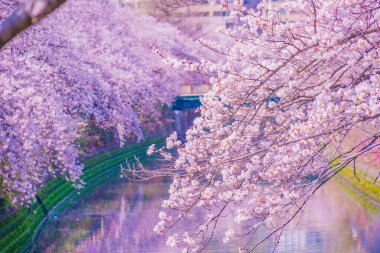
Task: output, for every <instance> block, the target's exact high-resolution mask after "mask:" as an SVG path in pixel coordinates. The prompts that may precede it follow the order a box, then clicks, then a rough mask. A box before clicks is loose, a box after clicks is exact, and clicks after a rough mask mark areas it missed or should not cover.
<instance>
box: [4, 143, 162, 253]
mask: <svg viewBox="0 0 380 253" xmlns="http://www.w3.org/2000/svg"><path fill="white" fill-rule="evenodd" d="M153 143H155V144H156V145H157V146H162V145H163V144H164V141H163V139H151V140H147V141H144V142H141V143H138V144H133V145H128V146H126V147H123V148H118V149H115V150H112V151H110V152H105V153H103V154H101V155H98V156H94V157H92V158H90V159H88V160H86V161H85V162H84V166H85V168H84V171H83V176H82V180H83V181H84V182H85V183H86V185H85V187H84V188H83V189H81V190H77V189H75V188H74V187H73V186H72V183H70V182H67V181H66V180H64V179H63V178H62V177H58V178H55V179H53V180H51V181H49V182H48V183H47V184H46V185H45V186H44V187H42V188H41V189H40V190H39V191H38V196H39V197H40V199H41V200H42V203H43V205H44V206H45V207H46V209H47V210H48V216H47V217H46V216H45V214H44V212H43V210H42V208H41V206H40V205H39V204H38V203H37V202H36V203H34V204H32V205H31V206H30V208H27V207H21V208H20V209H19V210H18V212H16V213H15V214H14V215H13V216H11V217H9V218H8V219H6V220H3V221H1V222H0V252H1V253H2V252H4V253H11V252H25V251H27V250H28V248H29V246H30V243H31V242H32V241H33V240H34V237H35V236H36V235H38V233H39V231H40V229H41V227H42V226H43V224H44V222H45V221H46V220H48V219H49V218H51V217H54V216H55V215H57V214H59V213H60V212H61V211H62V210H64V209H65V208H68V207H70V204H71V203H73V201H69V200H73V199H76V198H78V197H79V196H80V195H84V194H86V193H87V192H89V191H90V190H91V189H93V188H94V187H96V186H98V185H100V184H102V183H105V182H107V181H108V180H110V179H112V178H115V177H117V176H119V175H120V164H125V161H126V159H128V160H129V161H132V160H133V159H134V157H135V156H136V157H139V158H140V161H141V162H143V163H144V164H148V163H149V162H150V161H151V159H149V158H148V157H147V156H146V150H147V149H148V147H149V146H150V145H151V144H153ZM79 194H80V195H79Z"/></svg>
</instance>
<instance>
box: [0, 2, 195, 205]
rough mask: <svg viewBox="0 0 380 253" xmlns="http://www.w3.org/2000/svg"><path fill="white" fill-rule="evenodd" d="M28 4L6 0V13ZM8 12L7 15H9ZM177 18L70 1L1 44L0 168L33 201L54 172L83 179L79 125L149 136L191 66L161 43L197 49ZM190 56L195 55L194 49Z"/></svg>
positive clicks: (6, 182)
mask: <svg viewBox="0 0 380 253" xmlns="http://www.w3.org/2000/svg"><path fill="white" fill-rule="evenodd" d="M19 5H20V4H19V3H18V2H17V1H1V3H0V11H1V17H0V19H2V18H5V17H7V16H8V15H10V13H12V12H13V11H14V10H15V9H16V8H17V7H18V6H19ZM0 22H1V20H0ZM191 44H192V41H191V40H189V39H187V38H186V37H184V36H183V35H182V34H181V33H180V32H179V31H178V30H177V29H176V28H174V27H172V26H170V25H168V24H163V23H158V22H156V20H155V19H153V18H151V17H148V16H137V15H135V14H134V13H133V12H132V11H131V10H130V9H128V8H120V7H119V6H118V5H116V4H113V3H110V1H105V0H95V1H91V3H89V2H88V1H85V0H76V1H67V3H65V4H63V5H62V6H61V7H60V8H59V9H58V10H57V11H56V12H54V13H52V14H50V15H48V16H47V17H46V18H45V19H43V20H42V21H41V22H40V23H38V24H36V25H34V26H33V27H31V28H30V29H28V30H26V31H24V32H23V33H21V34H20V36H17V37H16V38H14V39H13V41H11V42H10V43H8V44H7V45H6V46H5V47H4V48H2V49H1V51H0V62H1V63H0V84H1V85H0V101H1V102H0V128H1V129H0V163H1V165H0V178H1V180H2V182H3V187H4V190H5V191H7V192H9V193H10V195H11V198H12V200H13V201H14V202H19V203H20V202H22V203H25V202H26V201H27V200H29V199H30V198H31V197H32V196H33V195H34V194H35V193H36V189H37V187H38V186H39V185H40V184H41V183H43V181H44V180H45V179H46V177H47V176H49V175H50V176H56V175H57V174H63V175H65V176H66V177H67V179H69V180H71V181H73V182H77V183H79V187H80V183H81V182H80V180H79V177H80V175H81V172H82V168H83V166H82V165H81V164H80V163H79V162H78V159H77V157H78V148H77V146H76V145H75V140H76V139H77V138H78V128H79V127H80V126H81V125H83V124H85V120H86V119H89V118H95V119H96V121H97V123H98V124H99V125H100V126H101V127H104V128H110V127H113V128H114V129H116V131H117V133H118V135H119V139H120V142H121V143H122V142H123V140H124V138H125V136H126V135H131V134H132V135H135V136H136V137H137V139H141V138H143V135H142V131H141V128H140V120H139V119H140V117H141V116H143V115H149V116H150V117H153V118H154V115H158V114H159V111H158V110H157V103H158V102H159V103H169V102H171V101H172V99H173V96H174V95H175V92H176V90H177V87H178V86H179V85H180V84H181V82H183V76H180V75H179V73H178V71H175V70H173V69H171V67H170V68H169V67H168V66H165V65H163V64H162V61H161V57H160V56H159V55H157V54H155V53H153V50H156V49H158V50H160V51H161V52H165V54H168V55H172V56H176V55H177V56H181V57H183V56H185V57H187V55H188V54H189V53H191V52H192V50H193V49H192V48H190V47H189V46H190V45H191ZM189 57H190V56H189Z"/></svg>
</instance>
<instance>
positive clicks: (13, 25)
mask: <svg viewBox="0 0 380 253" xmlns="http://www.w3.org/2000/svg"><path fill="white" fill-rule="evenodd" d="M65 1H66V0H29V1H27V2H26V3H25V5H24V6H23V7H21V8H19V9H18V10H16V11H15V12H14V13H13V14H12V15H11V16H9V17H8V18H6V19H5V20H4V21H3V22H2V23H1V24H0V49H1V48H2V47H4V45H5V44H7V43H8V42H9V41H10V40H11V39H12V38H13V37H15V36H16V35H17V34H19V33H20V32H22V31H24V30H25V29H27V28H28V27H29V26H31V25H32V24H34V23H37V22H38V21H40V20H41V19H42V18H44V17H45V16H46V15H48V14H49V13H51V12H52V11H54V10H55V9H56V8H58V7H59V6H60V5H61V4H63V3H64V2H65Z"/></svg>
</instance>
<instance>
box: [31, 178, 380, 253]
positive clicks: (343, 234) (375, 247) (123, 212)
mask: <svg viewBox="0 0 380 253" xmlns="http://www.w3.org/2000/svg"><path fill="white" fill-rule="evenodd" d="M168 187H169V184H168V183H165V182H163V181H154V182H147V183H136V182H126V181H124V180H122V179H118V180H115V181H113V182H111V183H109V184H107V185H104V186H100V187H98V188H97V189H95V190H93V192H91V193H90V194H88V195H87V196H84V197H83V198H81V199H80V200H79V201H77V202H76V203H75V204H74V206H73V207H72V208H71V209H69V210H66V211H64V212H63V213H62V214H60V215H59V216H58V217H55V218H54V219H53V221H51V222H50V223H49V224H48V225H47V226H46V227H45V228H44V229H43V231H42V232H41V234H40V236H39V237H38V239H37V242H36V244H35V247H34V248H35V249H34V252H46V253H61V252H62V253H70V252H75V253H87V252H89V253H106V252H120V253H121V252H123V253H124V252H130V253H138V252H152V253H170V252H173V253H174V252H181V251H180V250H179V249H177V248H169V247H167V246H166V239H165V238H164V237H163V236H159V235H156V234H155V233H154V232H153V226H154V225H155V224H156V223H157V221H158V212H159V210H160V206H161V201H162V200H163V199H165V198H166V197H167V190H168ZM224 223H225V224H222V226H224V227H231V226H234V224H233V222H232V219H231V220H230V221H229V220H228V219H227V220H225V221H224ZM222 238H223V234H222V233H219V232H218V233H216V236H215V240H214V241H213V242H212V243H211V244H210V245H209V246H210V247H209V248H208V249H207V250H206V251H205V252H207V253H209V252H225V253H227V252H236V246H229V245H225V244H223V243H222V242H221V240H222ZM272 246H273V241H271V240H269V241H267V242H266V243H265V244H262V245H261V247H259V248H258V249H257V251H255V252H259V253H264V252H265V253H267V252H271V249H272ZM276 252H278V253H294V252H301V253H312V252H313V253H314V252H315V253H321V252H323V253H324V252H326V253H340V252H342V253H351V252H352V253H354V252H355V253H378V252H380V214H379V213H377V212H376V211H374V210H373V209H371V211H369V210H366V209H365V208H363V207H362V206H361V205H360V204H359V203H358V202H357V201H356V200H354V199H353V198H352V197H351V196H349V195H348V194H347V193H346V192H345V191H344V190H343V189H342V187H341V186H340V185H338V183H337V182H335V181H331V182H329V183H328V184H327V185H325V187H322V189H321V190H319V191H318V192H317V193H316V194H315V196H314V198H313V199H312V200H311V201H310V202H309V203H308V205H307V207H306V208H305V210H304V213H303V215H302V217H300V219H298V220H297V223H296V222H293V224H291V225H290V226H289V227H288V229H287V230H285V231H284V233H283V235H282V238H281V240H280V244H279V245H278V247H277V249H276Z"/></svg>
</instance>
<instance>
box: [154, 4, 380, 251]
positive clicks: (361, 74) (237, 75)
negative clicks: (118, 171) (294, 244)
mask: <svg viewBox="0 0 380 253" xmlns="http://www.w3.org/2000/svg"><path fill="white" fill-rule="evenodd" d="M266 2H267V1H263V3H261V4H260V5H259V6H258V8H257V9H246V8H244V7H242V6H241V5H239V4H231V3H228V5H227V4H225V5H224V6H225V7H226V8H227V9H229V10H230V11H231V13H232V14H233V15H235V16H237V17H238V18H239V25H238V26H237V28H236V29H232V30H228V31H227V32H226V34H227V35H228V36H230V37H231V39H232V40H233V41H234V43H233V44H232V45H231V46H226V47H224V48H221V46H219V45H217V46H215V51H219V52H220V53H221V54H223V55H224V56H225V57H226V61H225V62H223V63H210V62H207V61H204V62H201V63H199V62H198V63H191V62H187V61H180V60H175V59H174V60H171V62H172V65H174V66H177V67H179V68H182V69H188V70H195V71H199V72H202V73H207V74H209V75H211V76H212V78H211V82H212V84H213V89H212V90H211V91H210V92H209V93H207V94H206V95H205V96H204V97H203V98H202V104H203V105H202V107H201V108H200V111H201V116H200V117H199V118H197V119H196V120H195V121H194V125H193V126H192V127H191V128H190V129H189V130H188V131H187V134H186V142H185V143H184V144H183V145H181V146H180V147H179V148H178V149H177V151H178V156H177V158H176V162H175V165H174V167H173V171H174V172H175V173H176V176H174V181H173V183H172V185H171V187H170V190H169V193H170V196H169V198H168V199H167V200H165V201H164V202H163V207H164V208H166V209H171V210H172V211H175V212H178V213H179V215H178V218H173V219H172V220H170V221H167V220H161V222H160V227H161V229H160V232H161V233H163V232H165V231H167V230H169V229H170V228H172V227H173V226H174V225H176V224H180V223H181V221H182V220H183V219H184V217H185V216H186V214H189V213H195V212H197V210H199V209H201V210H203V211H204V212H206V213H207V215H206V218H205V219H204V220H203V221H202V222H201V223H199V224H194V227H193V230H190V231H186V232H185V233H186V235H185V234H183V235H181V234H176V235H174V237H173V236H172V237H170V238H169V240H168V244H170V245H172V246H179V247H183V248H185V249H186V252H187V251H190V250H192V249H196V250H195V251H196V252H198V251H201V250H202V249H203V248H204V247H206V246H207V244H208V243H210V241H211V240H212V237H213V234H214V232H213V231H214V230H215V227H216V226H217V225H218V221H219V219H220V217H223V216H225V215H231V214H232V215H234V216H235V221H236V229H235V230H230V231H227V232H226V234H225V238H224V242H226V243H231V242H239V243H240V244H241V245H240V248H239V252H252V250H254V249H255V248H256V246H257V245H258V244H260V240H257V238H255V237H254V236H255V232H256V231H257V230H258V229H266V231H267V235H268V237H270V236H277V237H279V236H280V235H281V231H282V230H283V229H284V227H285V226H286V225H287V224H288V223H289V221H290V220H292V219H293V218H294V217H295V215H297V214H298V213H299V212H300V210H302V208H303V206H304V205H305V204H306V203H307V201H308V200H309V199H310V198H311V196H312V194H313V193H314V192H315V191H316V190H317V189H318V188H319V187H321V186H322V185H323V184H324V183H325V182H326V181H327V180H329V179H330V178H332V177H333V176H334V175H335V174H336V173H338V172H339V170H340V169H342V168H343V167H345V166H346V165H348V164H350V163H354V162H355V160H356V159H357V158H358V157H359V156H361V155H363V154H366V153H369V152H371V150H374V149H376V148H378V146H379V145H380V142H379V138H380V133H379V124H380V23H379V22H380V2H379V1H376V0H370V1H367V0H341V1H340V0H339V1H337V0H297V1H288V2H287V3H286V4H284V5H283V7H284V8H285V9H286V11H287V12H288V13H291V14H292V15H293V17H294V18H292V19H289V18H287V17H284V16H283V15H282V14H281V12H280V11H279V10H277V9H275V8H268V6H267V5H266ZM208 47H212V43H209V45H208ZM168 61H169V60H168ZM363 125H364V126H365V125H374V126H375V127H371V128H370V129H375V130H374V131H372V132H369V135H368V138H366V140H364V141H363V142H362V143H361V145H353V146H350V147H346V146H345V147H343V145H342V143H343V142H344V140H345V138H346V137H347V136H348V135H349V134H350V132H352V131H355V129H356V128H358V127H361V126H363ZM170 143H173V140H170ZM170 147H172V145H169V148H170ZM173 217H174V216H173ZM187 237H191V238H192V240H190V239H186V241H185V240H184V238H187ZM190 241H191V242H195V243H193V244H190V243H189V242H190Z"/></svg>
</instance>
